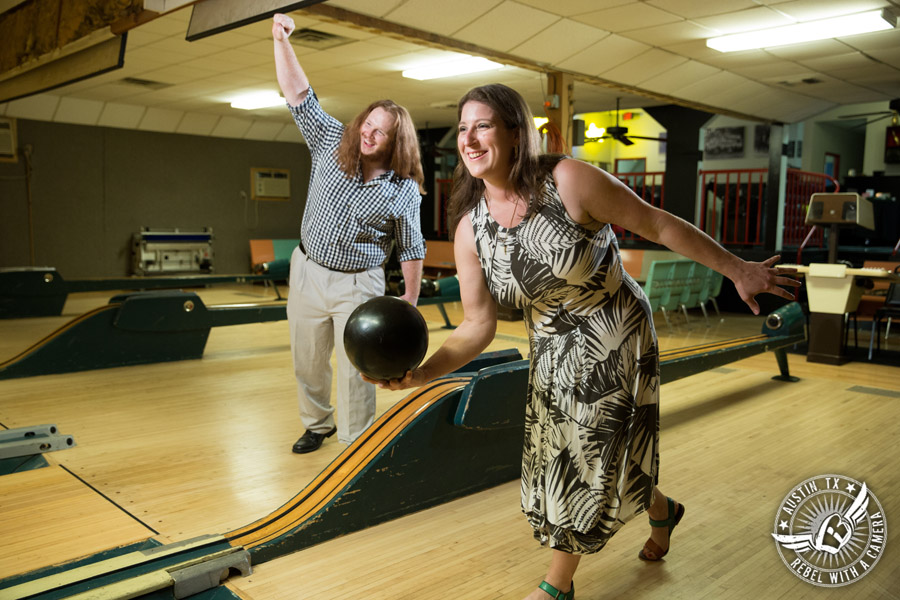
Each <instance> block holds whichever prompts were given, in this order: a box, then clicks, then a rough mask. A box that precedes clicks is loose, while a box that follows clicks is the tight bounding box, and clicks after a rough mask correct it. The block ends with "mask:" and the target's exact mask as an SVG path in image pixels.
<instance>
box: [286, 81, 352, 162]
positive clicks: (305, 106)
mask: <svg viewBox="0 0 900 600" xmlns="http://www.w3.org/2000/svg"><path fill="white" fill-rule="evenodd" d="M287 107H288V109H289V110H290V111H291V115H292V116H293V117H294V123H296V124H297V127H298V128H299V129H300V133H301V134H302V135H303V139H304V141H306V145H307V146H309V151H310V153H311V154H313V155H314V156H315V155H317V154H318V153H319V152H320V151H322V150H323V149H324V147H332V146H333V145H334V144H335V143H336V142H339V141H340V138H341V135H343V133H344V126H343V124H341V122H340V121H338V120H337V119H335V118H334V117H332V116H331V115H329V114H328V113H327V112H325V109H323V108H322V106H321V105H320V104H319V98H318V97H317V96H316V93H315V92H314V91H313V89H312V88H311V87H310V88H309V90H308V91H307V92H306V97H305V98H304V99H303V100H302V101H301V102H300V104H298V105H297V106H291V105H290V104H288V105H287Z"/></svg>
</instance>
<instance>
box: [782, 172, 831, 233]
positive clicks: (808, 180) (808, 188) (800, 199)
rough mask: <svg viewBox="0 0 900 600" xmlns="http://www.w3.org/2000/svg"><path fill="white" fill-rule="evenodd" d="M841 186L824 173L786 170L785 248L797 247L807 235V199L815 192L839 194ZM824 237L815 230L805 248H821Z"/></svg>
mask: <svg viewBox="0 0 900 600" xmlns="http://www.w3.org/2000/svg"><path fill="white" fill-rule="evenodd" d="M839 191H841V184H840V183H838V181H837V180H836V179H835V178H834V177H831V176H829V175H825V174H824V173H810V172H809V171H801V170H799V169H788V178H787V186H786V187H785V193H784V239H783V244H784V245H785V246H799V245H801V243H803V241H804V239H805V238H806V237H807V235H809V232H810V229H811V228H810V227H809V226H807V225H806V224H805V221H806V209H807V208H808V207H809V198H810V196H812V195H813V194H815V193H817V192H839ZM824 243H825V242H824V236H823V231H822V229H821V228H817V229H816V232H815V233H814V234H813V235H812V237H811V238H810V240H809V241H808V242H807V243H806V245H807V246H809V245H813V246H817V247H822V245H823V244H824Z"/></svg>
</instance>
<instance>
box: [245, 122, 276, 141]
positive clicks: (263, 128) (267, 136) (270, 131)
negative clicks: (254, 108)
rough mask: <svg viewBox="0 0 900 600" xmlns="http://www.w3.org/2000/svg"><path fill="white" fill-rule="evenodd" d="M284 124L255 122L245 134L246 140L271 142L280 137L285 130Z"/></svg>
mask: <svg viewBox="0 0 900 600" xmlns="http://www.w3.org/2000/svg"><path fill="white" fill-rule="evenodd" d="M284 126H285V125H284V123H278V122H274V121H259V120H256V121H253V124H252V125H251V126H250V129H248V130H247V133H245V134H244V139H248V140H265V141H270V140H274V139H275V138H276V137H278V134H279V133H281V130H282V129H284Z"/></svg>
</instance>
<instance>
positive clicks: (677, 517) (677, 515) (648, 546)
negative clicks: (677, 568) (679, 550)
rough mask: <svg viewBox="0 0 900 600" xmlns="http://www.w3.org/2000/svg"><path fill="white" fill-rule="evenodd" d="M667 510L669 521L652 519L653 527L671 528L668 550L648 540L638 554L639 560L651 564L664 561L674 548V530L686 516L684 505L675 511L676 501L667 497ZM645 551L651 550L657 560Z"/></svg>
mask: <svg viewBox="0 0 900 600" xmlns="http://www.w3.org/2000/svg"><path fill="white" fill-rule="evenodd" d="M666 510H667V514H668V515H669V516H668V518H667V519H665V520H664V521H657V520H655V519H650V526H651V527H668V528H669V547H668V548H666V550H665V552H663V549H662V548H660V547H659V544H657V543H656V542H654V541H653V539H651V538H648V539H647V542H646V543H645V544H644V547H643V548H642V549H641V551H640V552H639V553H638V558H640V559H641V560H646V561H650V562H656V561H658V560H662V557H663V556H665V555H666V554H668V553H669V550H670V549H671V548H672V530H674V529H675V526H676V525H678V523H680V522H681V517H683V516H684V505H683V504H679V505H678V510H677V511H676V510H675V501H674V500H672V499H671V498H669V497H666ZM644 550H649V551H650V552H652V553H653V554H655V555H656V558H650V557H648V556H647V555H646V554H644Z"/></svg>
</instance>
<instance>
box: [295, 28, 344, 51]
mask: <svg viewBox="0 0 900 600" xmlns="http://www.w3.org/2000/svg"><path fill="white" fill-rule="evenodd" d="M289 39H290V40H291V43H292V44H294V45H295V46H303V47H304V48H314V49H316V50H324V49H326V48H334V47H335V46H341V45H343V44H346V43H348V42H352V41H353V40H352V39H350V38H346V37H342V36H339V35H334V34H333V33H325V32H324V31H318V30H316V29H307V28H303V29H298V30H297V31H295V32H294V33H292V34H291V37H290V38H289Z"/></svg>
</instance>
